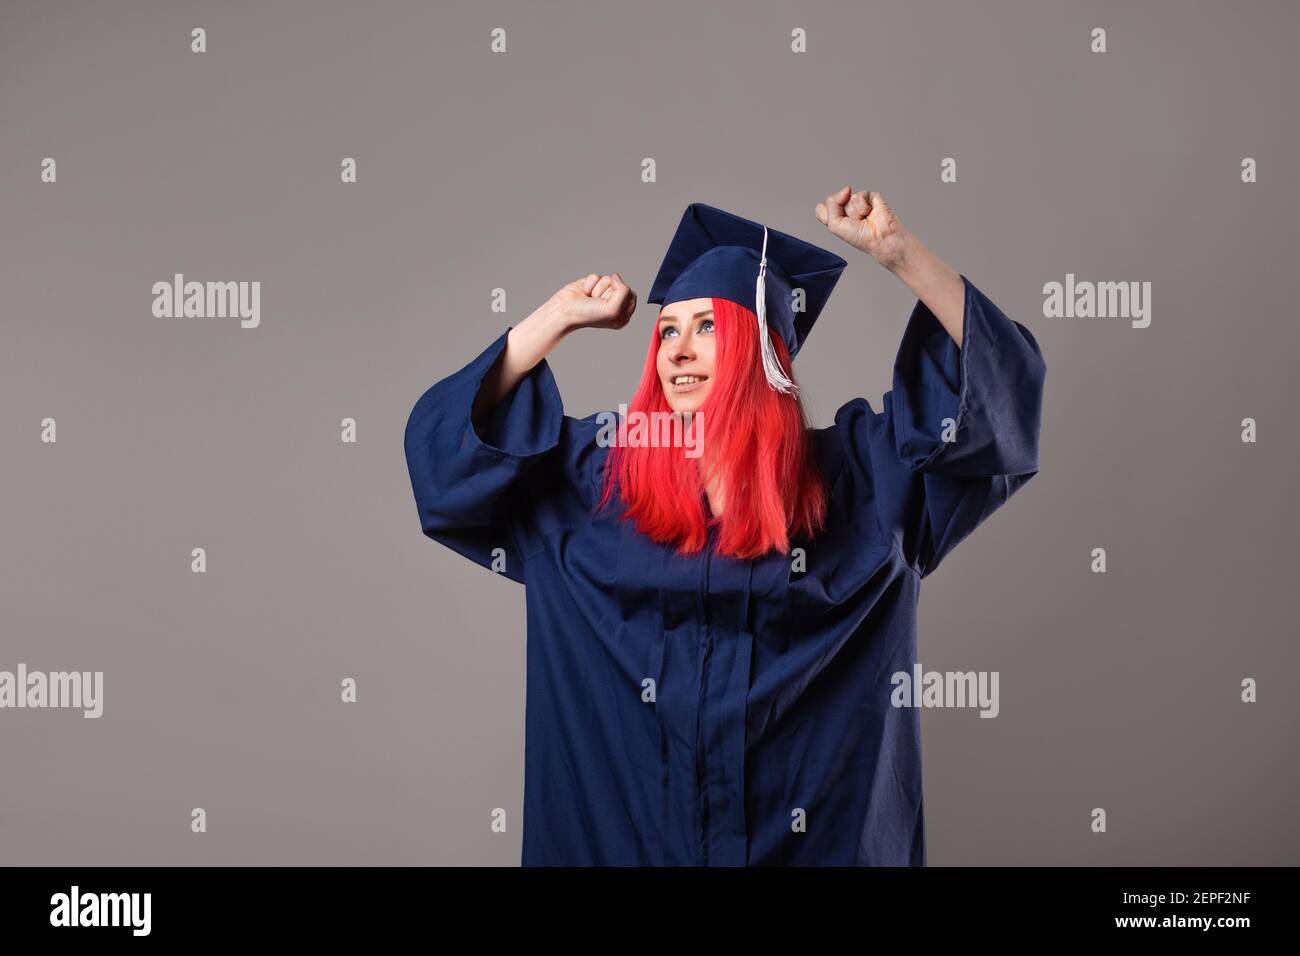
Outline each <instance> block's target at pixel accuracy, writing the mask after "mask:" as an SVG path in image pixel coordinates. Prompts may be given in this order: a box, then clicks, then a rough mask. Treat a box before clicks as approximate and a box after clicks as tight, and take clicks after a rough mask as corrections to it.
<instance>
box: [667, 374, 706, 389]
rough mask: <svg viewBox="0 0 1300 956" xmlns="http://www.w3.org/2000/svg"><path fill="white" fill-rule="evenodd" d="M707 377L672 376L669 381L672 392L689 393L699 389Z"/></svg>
mask: <svg viewBox="0 0 1300 956" xmlns="http://www.w3.org/2000/svg"><path fill="white" fill-rule="evenodd" d="M708 378H709V377H708V376H707V375H674V376H673V377H672V379H671V381H672V384H673V391H674V392H689V391H692V390H694V389H697V388H699V387H700V386H701V385H703V384H704V383H705V382H706V381H708Z"/></svg>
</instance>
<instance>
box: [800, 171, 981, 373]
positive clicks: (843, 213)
mask: <svg viewBox="0 0 1300 956" xmlns="http://www.w3.org/2000/svg"><path fill="white" fill-rule="evenodd" d="M816 215H817V218H818V219H819V220H821V222H822V223H823V224H824V225H825V226H826V227H827V228H828V229H830V231H831V232H833V233H834V234H835V235H837V236H839V237H840V238H841V239H843V240H844V241H845V242H847V243H848V244H849V245H851V246H853V247H854V248H855V249H860V250H861V251H863V252H865V253H867V254H868V255H870V256H871V257H872V258H873V259H875V260H876V261H877V262H879V263H880V264H881V265H882V266H884V267H885V268H886V269H888V270H889V271H890V272H892V273H893V274H894V275H896V276H898V278H900V279H902V280H903V283H904V284H905V285H906V286H907V287H908V288H909V289H911V290H912V292H913V293H914V294H915V295H916V297H917V298H918V299H920V300H921V301H922V302H924V303H925V305H926V307H927V308H928V309H929V310H930V311H931V312H932V313H933V314H934V317H935V318H936V319H938V320H939V324H940V325H942V326H943V328H944V330H945V331H946V332H947V333H948V334H949V335H951V336H952V340H953V341H954V342H956V343H957V347H958V348H961V332H962V329H961V326H962V316H963V311H964V308H965V302H966V284H965V283H964V282H962V279H961V274H960V273H958V272H957V271H956V270H955V269H953V268H952V266H950V265H948V263H946V262H944V261H943V260H942V259H940V258H939V257H938V256H937V255H935V254H934V253H933V252H932V251H931V250H930V248H929V247H928V246H926V245H925V244H924V243H923V242H921V240H919V239H917V238H916V235H915V234H914V233H913V232H912V231H911V230H910V229H908V228H907V227H906V226H905V225H903V224H902V223H901V222H900V221H899V219H898V217H897V216H896V215H894V211H893V210H892V209H890V208H889V204H888V203H887V202H885V200H884V198H883V197H882V196H881V195H880V193H877V192H857V193H853V194H852V195H850V190H849V187H848V186H845V187H844V188H843V189H841V190H840V191H839V192H837V193H832V194H831V195H829V196H827V197H826V199H825V200H824V201H822V202H819V203H818V204H817V208H816Z"/></svg>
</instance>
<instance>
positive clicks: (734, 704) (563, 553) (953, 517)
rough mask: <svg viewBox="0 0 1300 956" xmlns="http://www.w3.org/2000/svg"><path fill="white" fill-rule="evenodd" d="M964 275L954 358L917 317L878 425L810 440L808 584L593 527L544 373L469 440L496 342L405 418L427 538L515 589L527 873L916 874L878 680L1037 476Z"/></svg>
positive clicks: (1015, 347)
mask: <svg viewBox="0 0 1300 956" xmlns="http://www.w3.org/2000/svg"><path fill="white" fill-rule="evenodd" d="M962 280H963V282H964V284H965V291H966V298H965V309H964V313H965V314H964V317H963V319H962V342H963V347H962V348H960V349H958V348H957V345H956V343H955V342H954V341H953V340H952V338H951V337H950V336H949V335H948V333H947V332H946V331H945V330H944V328H943V327H942V325H940V323H939V321H938V320H937V319H936V318H935V317H934V315H933V314H932V313H931V312H930V310H929V309H928V308H927V307H926V306H925V304H924V303H922V302H921V301H919V300H918V301H917V303H916V306H915V308H914V309H913V311H912V315H911V317H910V318H909V320H908V324H907V327H906V329H905V330H904V333H903V339H902V343H901V345H900V347H899V352H898V356H897V361H896V363H895V366H894V373H893V389H892V391H891V392H889V393H888V394H886V395H885V396H884V399H883V401H882V406H883V411H881V412H879V413H878V412H876V411H874V410H873V409H872V407H871V405H870V404H869V403H868V402H867V401H866V400H865V399H862V398H856V399H853V400H852V401H849V402H847V403H845V404H844V405H843V406H841V407H840V408H839V410H838V411H837V412H836V415H835V423H834V424H833V425H831V426H830V427H828V428H822V429H813V430H811V436H812V440H813V446H814V449H815V454H816V455H817V460H818V462H819V464H820V465H821V468H822V471H823V474H824V475H825V477H826V479H827V482H828V487H829V489H830V503H829V509H828V518H827V524H826V527H825V529H824V530H823V531H822V532H821V533H819V534H818V535H817V536H816V537H814V538H812V539H811V540H795V541H794V542H793V544H792V548H802V549H803V550H804V554H805V556H806V558H805V560H806V570H799V569H798V567H797V566H796V562H794V561H793V560H792V558H791V556H790V555H786V554H772V555H769V556H767V557H764V558H760V559H754V560H744V561H738V560H734V559H731V558H727V557H723V556H719V555H717V554H716V553H714V551H713V546H712V543H713V541H714V540H715V539H714V537H712V536H711V537H710V546H709V547H707V548H706V549H705V550H704V551H703V553H701V554H698V555H696V556H694V557H680V556H678V555H676V554H675V553H673V551H672V549H671V548H669V547H666V546H663V545H660V544H657V543H655V542H654V541H652V540H650V539H649V538H648V537H646V536H645V535H643V534H640V533H639V532H637V531H636V530H635V529H634V528H633V527H632V525H631V523H630V522H626V521H620V520H618V517H617V516H618V514H619V513H621V505H619V504H617V503H616V505H615V507H614V508H612V509H610V510H609V511H608V512H607V513H602V514H601V515H598V516H593V514H592V509H593V506H594V505H595V504H596V502H597V501H598V500H599V496H600V491H601V480H602V466H603V464H604V458H605V455H606V454H607V452H608V449H607V448H605V447H603V446H602V445H600V444H597V441H596V434H597V431H598V430H599V422H598V420H597V416H596V415H591V416H589V417H587V418H584V419H581V420H579V419H574V418H572V417H569V416H567V415H565V414H564V412H563V408H562V405H561V401H560V393H559V391H558V390H557V388H556V384H555V379H554V378H553V376H552V373H551V370H550V368H549V366H548V365H547V363H546V361H545V360H543V361H542V362H540V363H539V364H538V365H537V366H536V367H534V368H533V369H532V371H531V372H530V373H529V374H528V375H527V376H526V377H525V378H524V379H523V381H522V382H521V383H520V384H519V386H518V387H517V388H516V389H515V390H514V391H513V392H512V393H511V394H510V395H508V396H507V397H506V398H504V399H503V400H502V401H501V403H500V404H499V405H498V406H497V407H496V408H495V409H494V411H493V413H492V414H491V416H490V419H489V421H487V422H486V423H485V424H484V426H483V429H482V434H480V433H479V431H478V430H476V429H475V428H474V427H473V425H472V424H471V420H470V410H471V407H472V405H473V402H474V398H475V395H476V394H477V392H478V389H479V387H480V383H481V382H482V380H483V378H484V376H485V374H486V373H487V372H488V370H489V369H490V367H491V366H492V364H493V362H494V361H495V360H496V358H497V356H498V355H500V353H501V352H502V350H503V349H504V348H505V344H506V334H507V333H508V331H509V329H508V328H507V331H506V332H503V333H502V334H501V335H500V336H499V337H498V338H497V339H496V341H495V342H493V343H492V344H491V345H489V346H488V347H487V349H485V350H484V351H483V353H482V354H480V355H479V356H478V357H477V358H476V359H474V360H473V361H472V362H470V363H469V364H468V365H466V366H465V367H464V368H463V369H461V370H460V371H458V372H455V373H454V374H452V375H449V376H448V377H447V378H444V379H443V380H442V381H440V382H438V383H437V384H435V385H433V386H432V387H430V388H429V389H428V391H426V392H425V393H424V394H423V395H422V396H421V397H420V399H419V400H418V401H417V402H416V404H415V407H414V409H413V410H412V412H411V415H410V418H409V421H408V423H407V427H406V434H405V446H406V457H407V464H408V468H409V471H410V478H411V484H412V487H413V489H414V492H415V503H416V505H417V507H418V510H419V516H420V524H421V527H422V529H423V531H424V533H425V534H426V535H427V536H429V537H430V538H432V539H433V540H435V541H438V542H441V543H442V544H444V545H446V546H448V547H450V548H452V549H454V550H455V551H457V552H458V553H460V554H462V555H464V556H465V557H467V558H469V559H471V560H473V561H475V562H478V563H479V564H481V565H483V566H484V567H489V568H491V567H493V562H494V559H503V560H504V566H502V565H501V563H500V561H499V560H498V562H497V569H498V570H499V571H500V573H502V574H503V575H504V576H505V577H508V578H510V579H512V580H514V581H517V582H520V583H522V584H524V585H526V606H527V625H528V627H527V651H526V653H527V693H526V703H525V712H526V719H525V732H524V733H525V760H524V805H523V822H522V826H523V837H522V838H523V860H522V862H523V864H524V865H526V866H527V865H555V864H559V865H596V866H599V865H691V866H694V865H707V866H727V865H731V866H744V865H751V866H753V865H849V866H852V865H859V866H863V865H894V866H900V865H902V866H906V865H912V866H924V865H925V830H924V819H923V813H922V805H923V801H922V792H921V745H920V714H919V712H918V710H917V709H916V708H914V707H894V706H892V705H891V703H890V698H891V692H892V691H893V690H894V684H893V683H892V682H891V676H892V675H893V674H895V673H897V672H906V673H907V674H909V675H910V674H911V673H912V668H913V665H914V664H915V663H916V660H917V642H916V612H917V597H918V593H919V589H920V581H921V579H922V578H923V577H925V576H926V575H927V574H928V573H929V572H931V571H932V570H934V568H935V567H936V566H937V565H938V564H939V562H940V561H941V560H942V559H943V557H944V555H946V554H947V553H948V552H949V551H951V550H952V549H953V547H954V546H955V545H956V544H957V543H958V542H959V541H961V540H962V539H963V538H965V537H966V536H967V535H968V534H969V533H970V532H971V531H972V530H973V529H974V528H975V527H976V525H978V524H980V522H982V521H983V520H984V519H985V518H987V517H988V516H989V515H990V514H991V513H992V512H993V511H995V510H996V509H997V508H998V507H1000V506H1001V505H1002V504H1003V503H1005V502H1006V500H1007V499H1008V498H1009V497H1010V496H1011V495H1012V494H1013V493H1014V492H1015V491H1016V489H1018V488H1019V487H1020V486H1021V485H1023V484H1024V483H1025V482H1026V481H1028V480H1029V479H1030V478H1031V477H1033V475H1034V474H1036V472H1037V470H1038V432H1039V419H1040V409H1041V402H1042V391H1043V380H1044V363H1043V359H1042V356H1041V353H1040V351H1039V348H1038V345H1037V343H1036V341H1035V340H1034V338H1033V336H1032V335H1031V334H1030V332H1029V331H1028V329H1026V328H1025V327H1024V326H1022V325H1020V323H1018V322H1013V321H1011V320H1010V319H1008V318H1007V317H1006V316H1005V315H1004V314H1003V313H1002V311H1001V310H1000V309H999V308H998V307H997V306H996V305H994V303H993V302H991V301H990V300H989V299H988V298H986V297H985V296H984V294H983V293H981V292H980V291H979V290H978V289H977V288H976V287H975V286H974V285H973V284H971V282H970V280H969V279H967V278H966V277H965V276H964V275H963V276H962ZM946 418H950V419H954V420H955V421H956V422H957V429H956V438H955V441H951V442H945V441H943V440H942V437H941V436H942V434H943V431H944V419H946Z"/></svg>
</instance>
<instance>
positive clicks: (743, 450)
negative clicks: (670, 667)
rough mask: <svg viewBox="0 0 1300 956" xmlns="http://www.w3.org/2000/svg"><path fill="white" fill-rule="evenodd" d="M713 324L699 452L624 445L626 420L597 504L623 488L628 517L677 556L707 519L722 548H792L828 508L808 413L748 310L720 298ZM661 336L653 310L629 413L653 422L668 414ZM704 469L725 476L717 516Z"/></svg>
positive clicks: (781, 353)
mask: <svg viewBox="0 0 1300 956" xmlns="http://www.w3.org/2000/svg"><path fill="white" fill-rule="evenodd" d="M713 328H714V332H715V334H716V346H715V349H716V351H715V357H714V375H713V378H714V382H713V387H712V390H711V391H710V392H709V396H708V398H707V399H705V401H704V404H703V405H702V406H701V408H700V413H699V415H698V416H697V417H696V419H695V421H694V423H693V424H692V426H691V428H692V431H693V432H694V429H696V428H698V427H699V426H701V425H702V426H703V428H702V429H701V430H700V431H699V432H695V436H696V437H695V441H696V442H702V455H701V456H700V457H698V458H690V457H687V455H686V454H685V451H684V449H683V448H680V447H677V448H674V447H663V446H662V445H660V446H658V447H656V446H654V445H653V444H650V443H643V444H638V445H628V444H627V443H626V442H624V441H622V440H621V439H622V437H623V436H625V435H626V422H623V423H621V425H622V427H621V428H620V431H619V435H620V441H619V442H618V443H616V444H615V445H614V446H613V447H611V448H610V451H609V454H608V456H607V457H606V459H605V482H604V493H603V494H602V496H601V499H600V502H599V503H598V505H597V509H598V510H599V508H603V507H604V506H605V504H606V503H607V502H608V501H609V500H610V499H611V497H612V496H613V494H614V489H615V487H616V486H617V488H618V492H619V495H620V497H621V499H622V501H623V502H624V503H625V504H626V505H627V509H626V512H625V513H624V515H623V518H624V520H630V521H633V522H635V523H636V527H637V530H638V531H640V532H642V533H643V534H646V535H648V536H649V537H651V538H652V539H654V540H655V541H659V542H662V543H665V544H675V545H676V546H677V552H678V553H679V554H692V553H695V552H698V551H699V550H700V549H701V548H703V547H704V544H705V542H706V541H707V540H708V526H709V525H710V524H715V525H717V526H718V544H717V550H718V553H719V554H724V555H728V556H731V557H735V558H753V557H760V556H762V555H764V554H767V553H768V552H770V551H773V550H775V551H780V552H789V550H790V538H791V537H792V536H794V535H797V534H803V535H807V536H809V537H811V536H812V534H813V533H814V532H816V531H817V530H818V529H819V528H820V527H821V525H822V523H823V521H824V519H825V515H826V488H825V485H824V483H823V481H822V476H821V473H820V471H819V469H818V468H817V463H816V461H815V459H814V458H813V455H812V450H811V448H810V446H809V440H808V434H807V429H808V421H807V416H806V415H805V413H804V408H803V405H802V404H801V403H800V401H799V399H798V397H797V394H796V395H790V394H783V393H780V392H777V391H775V390H773V389H772V388H771V387H770V386H769V385H768V384H767V378H766V376H764V374H763V360H762V355H761V353H760V351H759V339H758V317H757V316H756V315H754V313H753V312H752V311H750V310H749V309H747V308H745V307H744V306H742V305H739V304H738V303H735V302H732V301H731V300H729V299H716V298H715V299H714V300H713ZM771 339H772V345H773V347H774V348H775V350H776V355H777V358H778V360H779V361H780V363H781V368H782V370H783V371H784V372H785V374H786V377H787V378H789V379H790V380H791V381H794V380H795V379H794V373H793V370H792V369H791V363H790V353H789V351H788V350H787V349H786V347H785V343H784V342H783V341H782V340H781V337H780V336H779V335H775V334H773V335H772V336H771ZM659 342H660V340H659V328H658V321H657V318H656V324H655V328H654V329H653V330H652V334H651V338H650V349H649V352H648V353H647V354H646V360H645V367H644V369H643V370H642V373H641V384H640V385H639V386H638V387H637V390H636V394H635V395H634V396H633V398H632V401H631V403H630V404H629V406H628V414H629V417H630V416H631V415H632V414H633V413H636V412H643V413H647V415H648V420H649V421H651V422H655V421H662V420H664V418H663V416H667V415H671V414H672V410H671V408H670V407H669V405H668V399H667V397H666V396H665V395H664V391H663V386H662V384H661V383H660V380H659V371H658V365H657V359H658V353H659ZM655 412H659V413H661V415H654V414H652V413H655ZM651 430H652V431H653V429H651ZM706 469H707V470H708V471H709V473H711V474H716V475H718V476H719V478H720V483H721V491H722V494H723V498H724V505H723V511H722V516H721V517H715V518H713V519H712V520H710V519H708V518H707V516H706V513H705V497H704V493H705V481H704V473H703V471H704V470H706Z"/></svg>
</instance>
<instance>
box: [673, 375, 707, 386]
mask: <svg viewBox="0 0 1300 956" xmlns="http://www.w3.org/2000/svg"><path fill="white" fill-rule="evenodd" d="M698 381H700V379H698V378H696V377H695V376H694V375H678V376H677V377H676V378H674V379H673V384H675V385H694V384H695V383H696V382H698Z"/></svg>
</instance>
